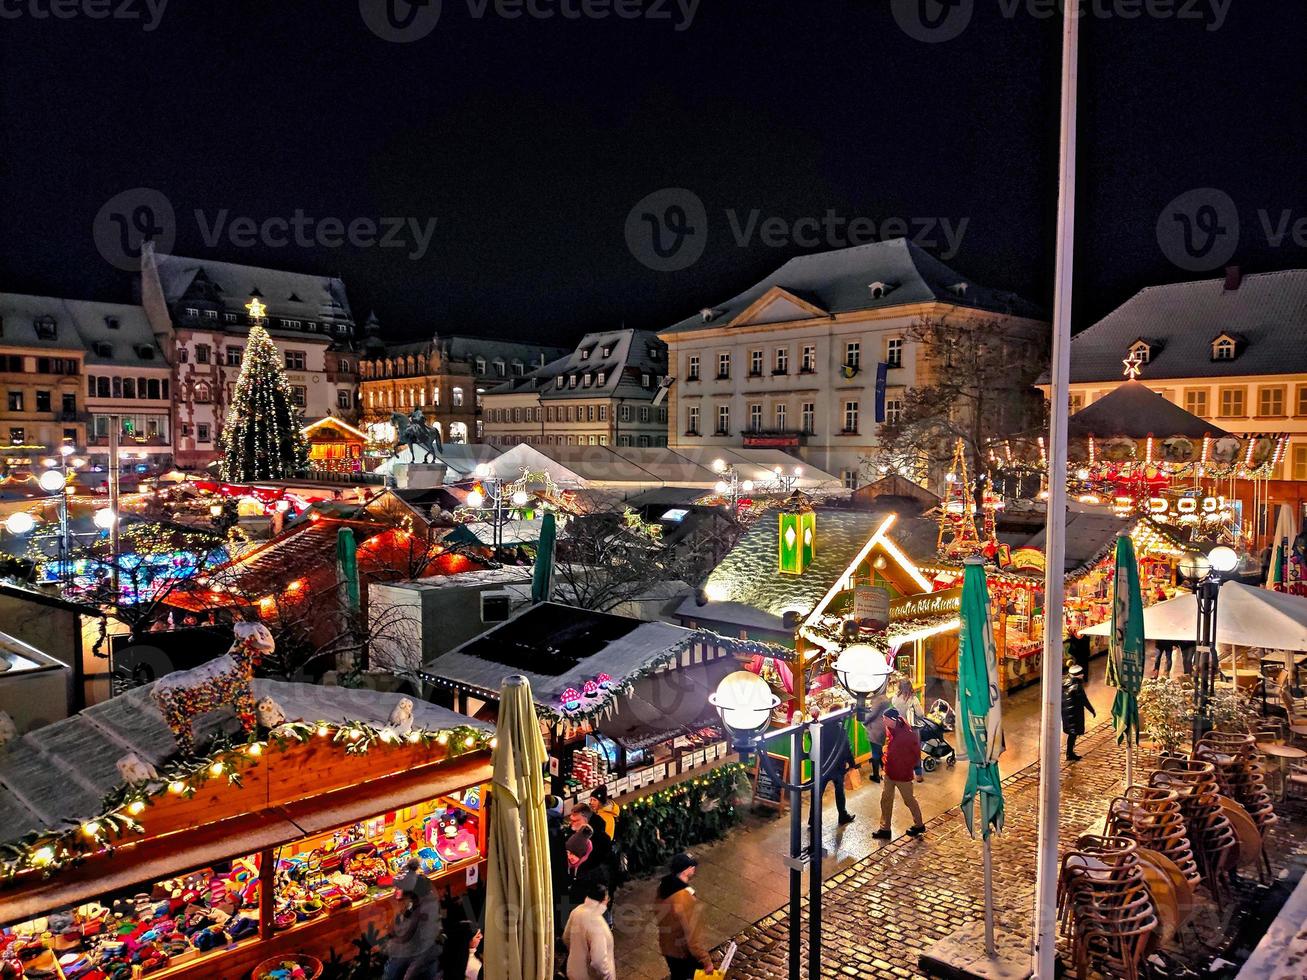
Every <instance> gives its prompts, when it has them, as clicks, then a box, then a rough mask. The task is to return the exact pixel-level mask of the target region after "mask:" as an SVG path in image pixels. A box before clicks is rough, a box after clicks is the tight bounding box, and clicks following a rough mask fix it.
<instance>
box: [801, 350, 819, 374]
mask: <svg viewBox="0 0 1307 980" xmlns="http://www.w3.org/2000/svg"><path fill="white" fill-rule="evenodd" d="M816 370H817V345H816V344H804V345H803V357H802V358H800V360H799V371H800V373H802V374H812V373H813V372H814V371H816Z"/></svg>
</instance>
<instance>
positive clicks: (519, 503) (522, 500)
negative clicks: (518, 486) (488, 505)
mask: <svg viewBox="0 0 1307 980" xmlns="http://www.w3.org/2000/svg"><path fill="white" fill-rule="evenodd" d="M529 499H531V498H529V497H528V496H527V495H526V491H525V490H514V491H513V497H512V500H513V506H514V507H525V506H526V502H527V501H528V500H529Z"/></svg>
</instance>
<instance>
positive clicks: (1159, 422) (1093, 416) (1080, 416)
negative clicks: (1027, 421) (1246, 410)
mask: <svg viewBox="0 0 1307 980" xmlns="http://www.w3.org/2000/svg"><path fill="white" fill-rule="evenodd" d="M1067 429H1068V430H1069V431H1070V432H1071V434H1072V435H1080V436H1096V437H1098V438H1100V439H1107V438H1111V437H1113V436H1125V437H1127V438H1130V439H1146V438H1148V437H1149V436H1156V437H1157V438H1159V439H1164V438H1169V437H1171V436H1186V437H1188V438H1190V439H1201V438H1202V437H1203V436H1214V437H1215V436H1223V435H1227V433H1226V431H1225V430H1224V429H1222V428H1220V427H1218V426H1216V425H1213V424H1212V423H1211V422H1208V421H1207V420H1206V419H1200V418H1199V417H1198V416H1197V415H1192V414H1190V413H1189V412H1186V411H1185V410H1184V409H1183V408H1181V407H1180V406H1179V405H1177V404H1175V403H1174V402H1172V401H1171V400H1170V399H1168V398H1166V397H1165V396H1164V395H1159V394H1158V393H1157V392H1155V391H1153V389H1152V388H1150V387H1148V385H1146V384H1144V383H1143V382H1142V381H1134V380H1131V381H1124V382H1122V383H1121V384H1119V385H1117V387H1116V388H1114V389H1112V391H1110V392H1109V393H1108V394H1106V395H1104V396H1103V397H1102V398H1100V399H1098V401H1096V402H1094V403H1093V404H1091V405H1087V406H1086V407H1084V408H1082V409H1081V410H1080V411H1078V412H1076V413H1075V415H1072V416H1071V418H1070V419H1069V420H1067Z"/></svg>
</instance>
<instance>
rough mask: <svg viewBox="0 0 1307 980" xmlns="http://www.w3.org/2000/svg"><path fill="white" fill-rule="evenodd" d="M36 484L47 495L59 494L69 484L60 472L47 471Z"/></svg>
mask: <svg viewBox="0 0 1307 980" xmlns="http://www.w3.org/2000/svg"><path fill="white" fill-rule="evenodd" d="M36 482H37V483H38V484H39V485H40V487H41V489H42V490H44V491H45V492H46V493H58V492H59V491H60V490H62V489H63V488H64V487H65V486H67V484H68V480H67V478H66V477H65V476H64V475H63V474H62V473H60V472H59V471H58V470H46V471H45V472H44V473H42V474H41V475H40V477H39V478H38V479H37V481H36Z"/></svg>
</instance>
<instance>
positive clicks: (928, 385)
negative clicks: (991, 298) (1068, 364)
mask: <svg viewBox="0 0 1307 980" xmlns="http://www.w3.org/2000/svg"><path fill="white" fill-rule="evenodd" d="M907 338H908V339H909V340H911V341H914V342H915V343H916V344H918V345H920V347H921V349H922V353H923V357H922V359H921V360H920V361H919V362H918V363H919V373H918V380H919V383H918V384H917V385H914V386H913V387H911V388H909V389H908V390H907V392H906V394H905V397H904V399H903V407H902V410H901V411H900V412H899V413H898V417H897V418H895V419H894V420H893V421H889V422H887V423H886V424H885V425H884V426H883V427H882V428H881V431H880V440H881V444H880V447H879V448H878V450H877V451H876V452H875V453H874V454H873V455H872V456H871V457H867V458H864V460H863V469H864V475H865V476H866V477H867V478H869V479H875V478H877V477H878V476H879V475H880V473H882V472H885V471H890V472H897V473H902V474H903V475H905V476H909V477H913V478H916V479H925V480H927V481H928V482H929V483H930V484H931V485H932V486H935V487H938V486H939V484H940V482H941V481H942V477H943V473H944V471H945V470H946V468H947V467H948V465H949V462H950V461H951V459H952V456H953V448H954V446H955V445H956V444H957V442H958V440H961V441H962V444H963V446H964V448H965V452H966V455H967V461H968V466H969V467H970V471H971V476H972V478H975V477H976V476H977V475H979V474H981V473H984V472H985V469H986V458H987V455H988V452H989V450H990V448H991V447H992V446H993V445H994V444H995V443H996V442H997V441H998V440H999V439H1001V438H1003V437H1006V436H1010V435H1012V434H1014V433H1019V432H1023V431H1026V430H1028V429H1031V428H1033V427H1034V426H1035V425H1036V424H1037V423H1038V422H1039V420H1040V417H1041V412H1042V405H1043V403H1042V401H1041V399H1040V397H1039V393H1038V391H1037V390H1036V389H1035V388H1034V387H1033V384H1034V381H1035V379H1036V378H1037V377H1038V376H1039V374H1040V372H1041V371H1042V370H1043V369H1044V367H1045V366H1046V364H1047V355H1046V350H1045V340H1044V338H1043V337H1042V335H1035V334H1034V333H1032V332H1031V331H1029V330H1027V329H1014V328H1013V327H1012V326H1011V325H1010V324H1009V323H1007V322H1005V321H1003V320H999V319H985V320H975V319H970V318H967V319H960V320H956V321H954V320H951V319H949V318H947V317H940V318H931V317H922V318H921V319H919V320H917V321H916V322H915V323H913V324H912V325H911V326H910V327H909V328H908V330H907ZM977 492H979V491H977Z"/></svg>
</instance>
